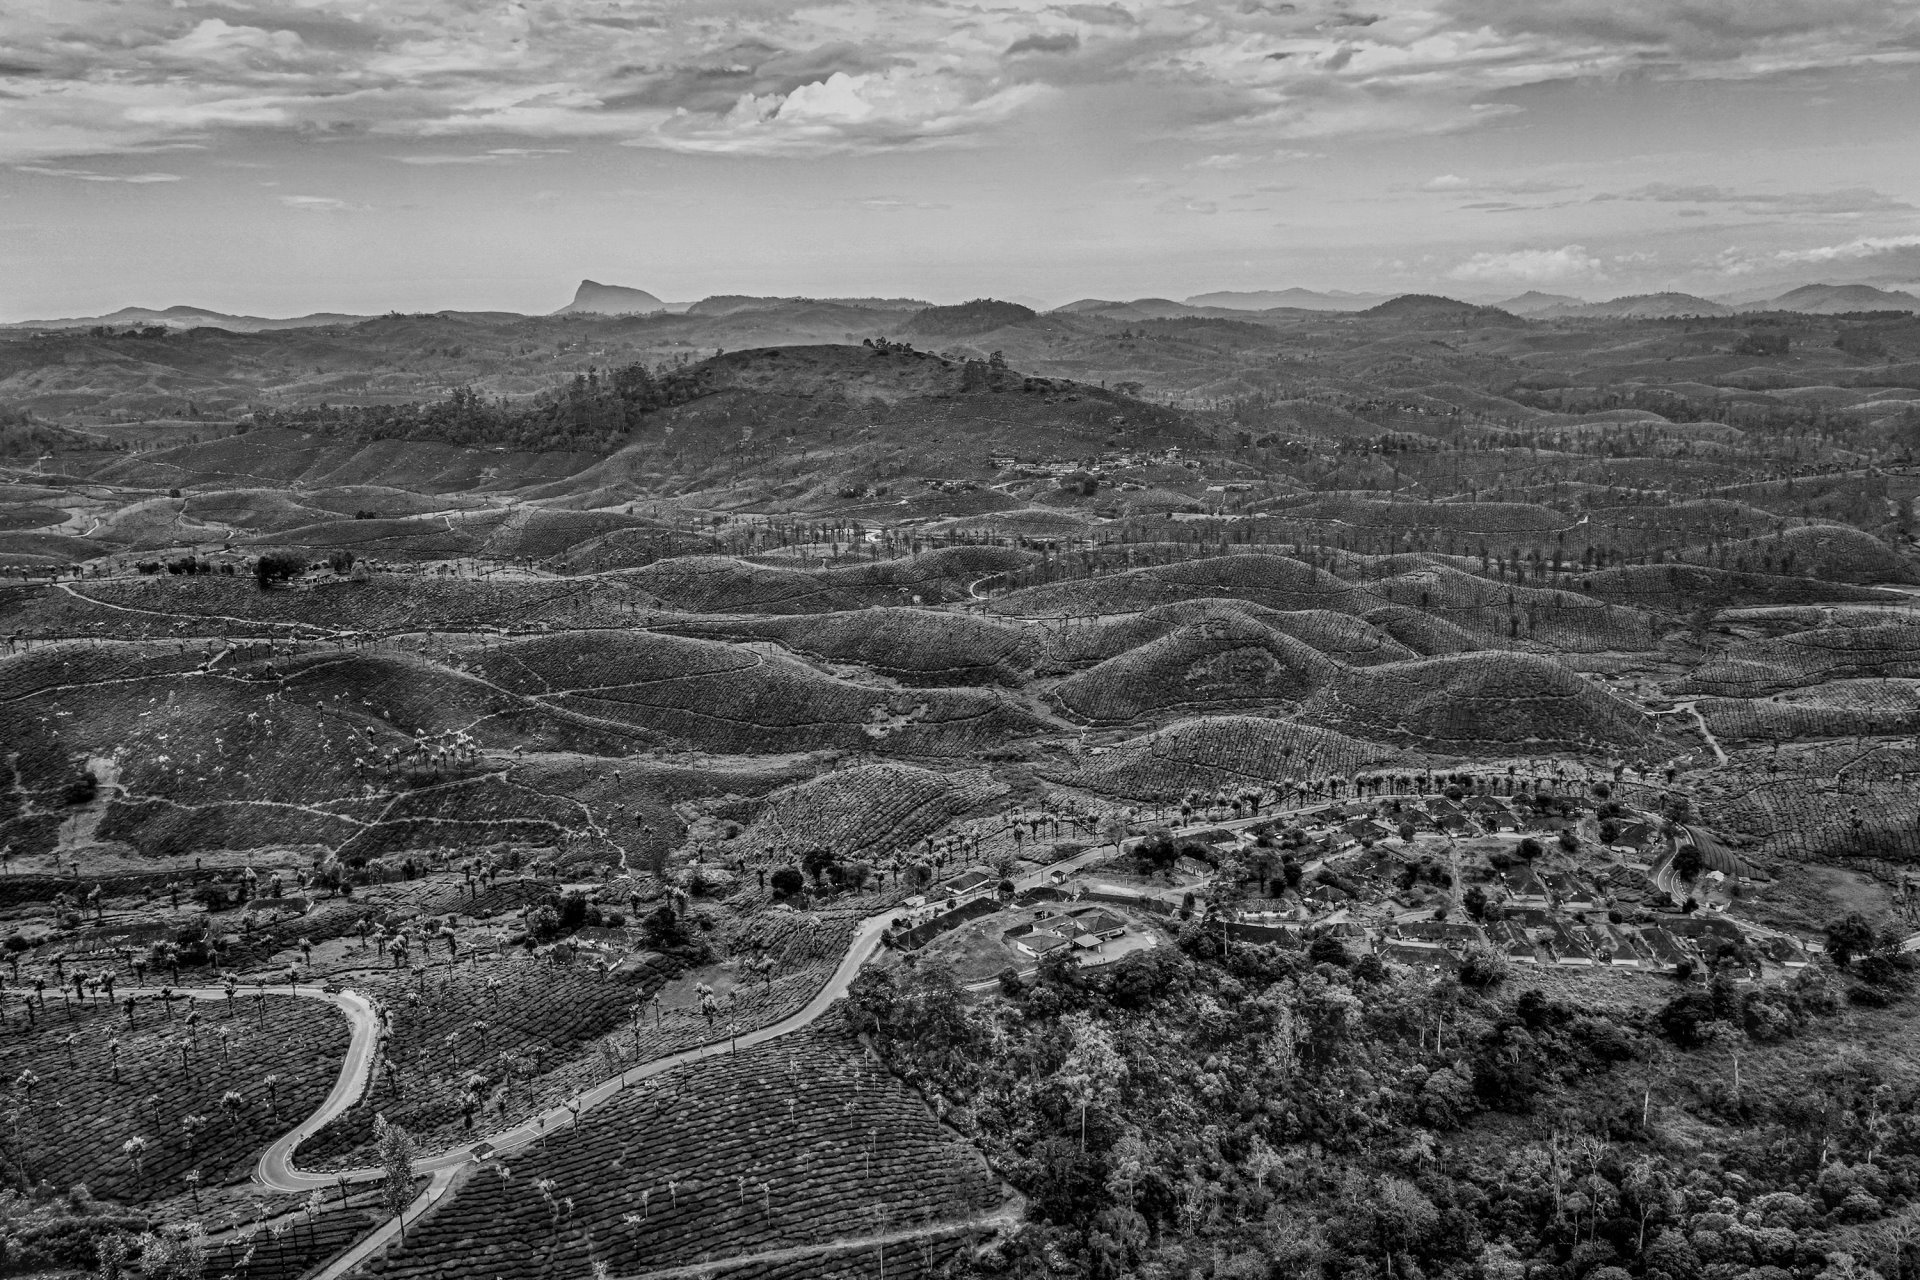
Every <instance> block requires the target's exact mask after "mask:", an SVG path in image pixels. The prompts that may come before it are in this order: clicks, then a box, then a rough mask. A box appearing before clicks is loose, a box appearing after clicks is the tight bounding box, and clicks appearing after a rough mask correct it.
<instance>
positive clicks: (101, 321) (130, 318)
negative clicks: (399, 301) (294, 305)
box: [0, 307, 372, 333]
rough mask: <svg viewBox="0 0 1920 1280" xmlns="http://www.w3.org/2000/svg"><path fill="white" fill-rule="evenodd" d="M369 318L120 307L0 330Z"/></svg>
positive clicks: (304, 323)
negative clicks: (279, 317) (281, 316)
mask: <svg viewBox="0 0 1920 1280" xmlns="http://www.w3.org/2000/svg"><path fill="white" fill-rule="evenodd" d="M371 318H372V317H370V316H352V315H344V314H341V313H339V312H334V311H316V312H314V313H313V314H312V315H304V316H290V317H288V318H286V319H284V320H272V319H268V318H267V317H265V316H235V315H228V314H227V313H226V312H224V311H209V310H207V309H206V308H204V307H167V308H165V309H163V310H155V309H154V308H152V307H122V308H120V310H118V311H115V312H113V313H112V314H111V315H104V316H74V317H70V318H68V319H64V320H21V321H19V322H17V323H14V324H9V325H4V326H0V328H8V329H91V328H92V327H93V326H95V325H108V326H115V325H125V326H128V327H130V328H131V327H142V328H144V327H148V326H151V325H159V326H161V327H163V328H167V329H208V328H214V329H227V330H230V331H232V332H234V333H258V332H260V331H261V330H263V329H311V328H315V327H317V326H319V325H327V324H357V323H359V322H360V321H362V320H367V319H371Z"/></svg>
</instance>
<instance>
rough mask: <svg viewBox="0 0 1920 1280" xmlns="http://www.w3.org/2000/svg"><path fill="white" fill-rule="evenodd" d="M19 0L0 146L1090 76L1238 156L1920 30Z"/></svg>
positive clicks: (707, 144) (574, 2)
mask: <svg viewBox="0 0 1920 1280" xmlns="http://www.w3.org/2000/svg"><path fill="white" fill-rule="evenodd" d="M14 9H16V10H24V12H18V13H16V12H14V11H13V10H10V11H9V13H8V15H7V19H6V28H7V30H6V35H7V49H6V54H5V57H4V59H0V162H3V161H9V160H11V161H32V160H43V161H44V160H51V159H53V158H57V157H61V156H74V155H81V154H86V153H89V152H101V153H104V152H114V151H126V150H129V149H134V148H138V147H143V146H151V145H154V144H156V143H168V142H176V141H181V140H188V141H207V140H215V141H217V140H218V139H219V137H220V136H221V135H222V134H224V133H227V132H231V131H236V130H252V131H261V130H269V131H283V132H288V133H298V134H300V135H302V136H311V137H335V136H343V135H351V134H353V133H356V132H367V133H374V134H382V135H392V136H397V137H402V138H421V137H442V138H444V137H452V136H460V135H494V136H490V137H489V141H499V140H502V137H501V136H502V135H504V136H506V137H510V138H519V139H525V140H528V141H530V142H542V141H548V140H566V139H593V138H601V139H616V140H621V141H628V142H632V143H633V144H635V145H639V146H651V147H661V148H668V149H677V150H689V151H717V152H743V153H748V154H753V153H762V152H764V153H791V154H802V155H804V154H813V153H819V152H822V151H827V150H834V149H838V150H862V149H884V148H893V147H901V146H942V145H958V144H962V143H965V142H966V141H968V140H969V139H971V138H973V137H976V136H978V135H980V134H982V133H984V132H987V131H991V130H993V129H995V128H996V127H998V126H1000V125H1001V124H1002V123H1003V122H1005V121H1006V120H1008V119H1009V118H1010V117H1013V116H1015V115H1017V114H1019V113H1021V112H1024V111H1029V110H1032V109H1034V108H1037V107H1038V106H1040V105H1042V104H1043V103H1045V102H1046V101H1047V100H1048V98H1049V97H1050V96H1051V95H1052V94H1053V93H1056V92H1059V93H1070V92H1074V91H1076V90H1078V89H1081V88H1083V87H1085V86H1087V85H1090V84H1124V85H1128V86H1133V87H1136V88H1138V89H1140V90H1141V91H1142V92H1143V94H1154V93H1157V94H1159V95H1161V97H1162V98H1163V99H1164V100H1166V101H1169V102H1172V101H1175V100H1178V101H1179V102H1181V103H1183V104H1187V105H1186V106H1183V107H1182V108H1181V109H1180V110H1178V111H1170V112H1169V113H1168V117H1167V121H1166V124H1167V127H1168V128H1170V129H1175V130H1185V131H1188V132H1189V133H1194V132H1198V133H1200V134H1201V135H1203V137H1204V138H1207V139H1211V141H1209V142H1208V143H1207V148H1206V149H1207V150H1208V151H1209V152H1211V153H1214V154H1223V155H1224V154H1229V153H1234V152H1248V153H1253V152H1257V151H1261V150H1271V148H1272V147H1274V146H1275V145H1276V144H1278V143H1281V142H1282V141H1284V140H1287V139H1321V138H1341V137H1348V136H1356V135H1366V134H1381V133H1399V134H1405V133H1433V132H1441V131H1446V130H1458V129H1472V128H1477V127H1481V126H1484V125H1486V124H1487V123H1489V122H1490V121H1494V120H1498V119H1501V118H1502V117H1504V116H1507V115H1511V114H1513V113H1514V112H1517V111H1519V110H1520V107H1519V106H1517V105H1516V104H1515V103H1514V102H1512V101H1509V100H1505V98H1503V95H1504V94H1505V93H1506V92H1507V91H1509V90H1513V89H1517V88H1520V87H1522V86H1528V85H1536V84H1539V83H1541V82H1543V81H1552V80H1556V79H1570V78H1575V77H1584V76H1608V75H1620V74H1633V75H1643V76H1655V77H1668V78H1685V77H1691V76H1703V77H1714V78H1722V79H1724V78H1733V77H1741V76H1769V75H1777V74H1780V73H1783V72H1791V71H1794V70H1796V69H1802V68H1810V67H1814V68H1834V67H1852V66H1857V65H1863V64H1867V63H1872V62H1875V61H1885V60H1894V59H1906V60H1911V59H1912V58H1913V57H1914V56H1915V50H1916V49H1920V9H1916V7H1915V6H1912V5H1899V4H1895V5H1889V4H1885V3H1884V0H1383V2H1382V3H1380V4H1378V5H1369V7H1368V8H1367V10H1366V11H1364V12H1361V11H1358V10H1356V9H1354V8H1353V7H1352V6H1351V5H1349V4H1347V3H1344V0H1289V2H1288V3H1279V2H1278V0H1187V2H1186V3H1183V4H1180V5H1140V4H1120V3H1105V4H1100V3H1068V4H1055V5H1032V6H1025V7H1023V6H1000V7H993V6H979V5H971V4H960V5H953V4H947V3H944V2H943V0H804V2H803V0H751V2H750V3H749V2H748V0H716V3H715V4H714V5H712V6H710V7H709V6H701V7H699V8H697V9H695V10H693V11H691V12H689V11H688V6H684V5H681V4H670V3H668V2H667V0H632V2H631V3H630V4H625V5H623V6H622V7H621V8H620V11H619V12H617V13H614V14H609V13H608V12H607V8H606V6H605V4H604V3H603V0H543V3H541V4H539V5H523V4H508V5H482V4H478V3H463V4H454V5H449V4H447V3H445V0H382V3H380V4H378V5H369V4H366V3H365V0H302V3H301V4H299V5H278V6H266V5H259V4H247V3H242V4H238V5H234V6H223V7H221V8H220V9H219V10H218V12H219V14H220V16H208V12H207V8H206V7H203V6H192V5H184V4H176V3H174V0H63V3H62V4H60V5H39V6H32V5H29V6H14ZM444 154H458V153H457V152H455V151H448V152H446V153H444ZM428 163H432V161H428ZM443 163H486V162H483V161H443ZM1475 189H1487V188H1483V187H1476V188H1475ZM1508 194H1514V193H1508Z"/></svg>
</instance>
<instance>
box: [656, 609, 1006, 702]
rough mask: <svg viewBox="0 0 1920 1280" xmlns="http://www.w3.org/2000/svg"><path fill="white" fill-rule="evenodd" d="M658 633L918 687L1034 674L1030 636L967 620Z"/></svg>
mask: <svg viewBox="0 0 1920 1280" xmlns="http://www.w3.org/2000/svg"><path fill="white" fill-rule="evenodd" d="M659 629H660V630H664V631H671V632H676V633H679V634H684V635H690V636H702V637H710V638H714V639H725V640H732V641H751V640H771V641H777V642H778V643H780V644H782V645H784V646H785V647H787V648H788V649H790V650H792V651H794V652H796V653H802V654H806V655H808V656H810V657H814V658H818V659H821V660H822V661H825V662H833V663H846V664H852V665H857V666H862V667H867V668H869V669H871V670H873V671H876V672H878V673H880V674H881V675H884V676H889V677H891V678H893V679H896V680H898V681H900V682H901V683H902V684H909V685H916V686H939V685H979V684H1003V685H1011V686H1018V685H1021V684H1024V683H1025V682H1026V680H1027V679H1028V678H1029V677H1030V676H1031V675H1032V669H1033V654H1032V651H1031V650H1032V646H1031V645H1030V643H1029V637H1028V636H1027V635H1026V634H1025V633H1024V632H1022V631H1021V630H1019V629H1018V628H1015V627H1010V626H1007V625H1005V624H1002V623H996V622H992V621H989V620H987V619H984V618H976V617H971V616H968V615H965V614H951V613H932V612H927V611H923V610H917V609H900V608H872V609H863V610H859V611H856V612H850V613H823V614H803V615H800V616H797V617H772V618H753V617H744V618H727V619H697V620H686V621H682V620H679V619H670V620H668V621H666V622H664V623H662V624H661V626H660V628H659Z"/></svg>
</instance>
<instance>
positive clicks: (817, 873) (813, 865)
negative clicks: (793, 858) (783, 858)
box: [800, 847, 834, 885]
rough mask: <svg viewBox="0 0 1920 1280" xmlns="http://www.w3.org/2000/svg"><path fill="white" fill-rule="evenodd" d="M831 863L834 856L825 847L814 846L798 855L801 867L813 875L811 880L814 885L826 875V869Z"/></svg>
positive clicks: (832, 863)
mask: <svg viewBox="0 0 1920 1280" xmlns="http://www.w3.org/2000/svg"><path fill="white" fill-rule="evenodd" d="M833 865H834V857H833V855H832V854H831V853H828V852H827V851H826V850H825V849H821V848H818V847H815V848H812V849H809V850H807V851H806V852H805V853H803V854H801V855H800V866H801V868H802V869H804V870H805V871H806V873H807V874H808V875H810V876H812V877H813V882H814V884H816V885H818V884H820V883H821V881H822V880H823V879H824V878H825V877H826V874H827V869H828V868H829V867H831V866H833Z"/></svg>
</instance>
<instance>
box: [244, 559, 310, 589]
mask: <svg viewBox="0 0 1920 1280" xmlns="http://www.w3.org/2000/svg"><path fill="white" fill-rule="evenodd" d="M306 571H307V560H306V557H305V556H302V555H296V554H295V553H294V552H291V551H267V552H263V553H262V554H261V556H260V558H259V559H258V560H256V561H254V562H253V575H254V579H255V580H256V581H257V582H259V584H260V589H261V590H263V591H264V590H266V589H267V588H268V587H271V586H273V585H274V584H275V583H276V582H288V581H291V580H292V579H294V578H297V577H299V576H300V575H301V574H303V573H305V572H306Z"/></svg>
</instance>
